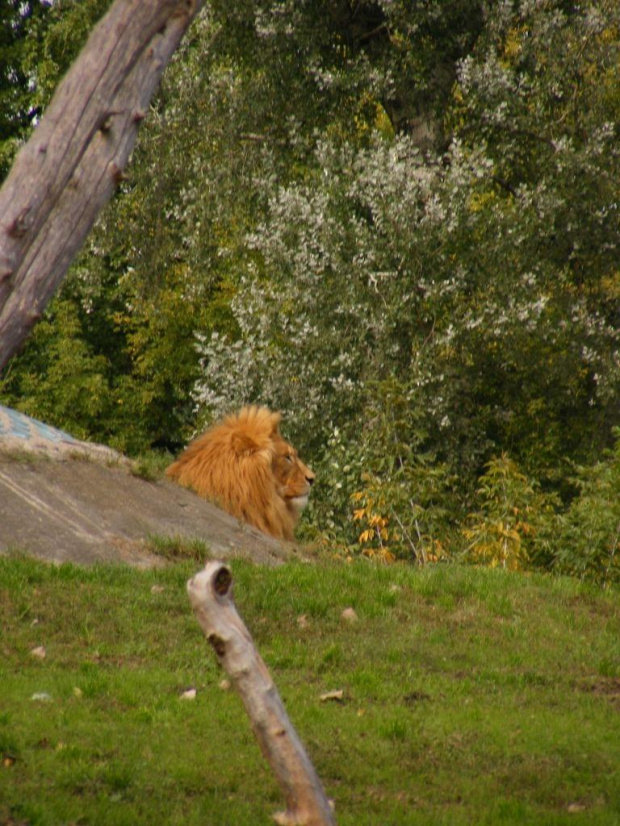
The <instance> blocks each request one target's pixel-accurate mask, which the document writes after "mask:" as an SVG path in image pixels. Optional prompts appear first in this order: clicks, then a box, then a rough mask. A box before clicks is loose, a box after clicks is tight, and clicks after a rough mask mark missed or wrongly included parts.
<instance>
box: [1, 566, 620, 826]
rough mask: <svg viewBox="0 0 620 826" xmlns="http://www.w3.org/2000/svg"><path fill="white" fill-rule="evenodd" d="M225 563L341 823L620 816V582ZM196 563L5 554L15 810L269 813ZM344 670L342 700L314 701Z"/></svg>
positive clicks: (114, 824) (27, 819) (49, 819)
mask: <svg viewBox="0 0 620 826" xmlns="http://www.w3.org/2000/svg"><path fill="white" fill-rule="evenodd" d="M232 567H233V574H234V578H235V595H236V602H237V606H238V608H239V611H240V613H241V615H242V616H243V618H244V620H245V622H246V624H247V625H248V627H249V629H250V631H251V632H252V634H253V637H254V640H255V642H256V644H257V646H258V648H259V650H260V651H261V654H262V655H263V657H264V659H265V660H266V662H267V664H268V666H269V668H270V670H271V673H272V675H273V676H274V678H275V681H276V684H277V686H278V689H279V691H280V693H281V695H282V697H283V699H284V701H285V703H286V706H287V709H288V712H289V714H290V716H291V719H292V721H293V723H294V725H295V726H296V728H297V731H298V732H299V734H300V736H301V738H302V740H303V741H304V743H305V745H306V747H307V750H308V752H309V755H310V757H311V759H312V760H313V762H314V765H315V767H316V769H317V771H318V773H319V775H320V777H321V779H322V781H323V783H324V785H325V788H326V791H327V793H328V795H330V796H331V797H333V798H334V800H335V802H336V806H337V809H336V811H337V817H338V823H339V824H340V826H344V825H345V824H350V826H353V824H355V826H364V825H365V824H366V825H367V826H391V824H394V825H396V824H425V826H428V824H446V826H460V825H461V824H463V826H465V824H467V826H470V825H471V824H476V826H478V824H483V825H484V824H488V825H489V826H495V824H500V825H502V824H520V825H521V824H545V825H548V826H556V825H557V824H574V825H575V826H586V824H587V826H599V825H601V826H602V824H605V825H606V826H607V824H620V775H619V767H620V599H619V595H618V593H617V592H606V593H601V592H597V591H595V590H594V589H592V588H590V587H587V586H581V585H579V584H578V583H576V582H575V581H571V580H567V579H551V578H544V577H539V576H532V577H529V576H525V575H518V574H509V573H504V572H501V571H497V570H495V571H492V570H476V569H473V568H465V567H457V566H446V567H441V566H437V567H429V568H426V569H424V570H414V569H411V568H406V567H400V566H393V567H383V568H379V567H374V566H372V565H368V564H364V563H362V562H359V563H354V564H351V565H348V566H347V565H345V564H337V563H333V564H332V563H320V564H317V565H307V564H302V563H291V564H288V565H285V566H282V567H280V568H276V569H272V568H259V567H254V566H251V565H249V564H245V563H241V562H235V563H233V566H232ZM196 569H197V566H196V563H192V562H182V563H178V564H177V565H175V566H170V567H168V568H166V569H165V570H158V571H151V572H143V571H135V570H131V569H128V568H122V567H95V568H88V569H79V568H76V567H73V566H64V565H63V566H60V567H52V566H45V565H43V564H40V563H37V562H33V561H29V560H26V559H19V558H9V559H6V558H4V559H0V618H1V622H2V637H1V641H0V754H1V755H3V757H4V758H5V759H4V760H3V765H2V766H1V767H0V824H2V826H4V824H17V823H19V824H46V825H47V824H50V825H51V824H101V826H104V825H105V826H122V824H131V826H135V825H136V824H145V826H147V825H148V826H151V824H153V823H165V824H183V826H190V825H191V824H201V826H204V824H217V826H221V825H224V826H226V825H227V824H230V826H243V825H244V824H248V826H250V824H251V825H252V826H257V825H258V824H261V823H264V824H268V823H270V822H272V821H271V814H272V813H273V812H274V811H276V810H277V809H279V808H281V807H282V800H281V797H280V793H279V789H278V787H277V784H276V782H275V779H274V778H273V777H272V776H271V774H270V771H269V769H268V767H267V766H266V764H265V763H264V761H263V759H262V757H261V755H260V752H259V749H258V746H257V745H256V743H255V741H254V738H253V736H252V734H251V732H250V727H249V723H248V721H247V718H246V717H245V715H244V712H243V710H242V708H241V704H240V701H239V699H238V698H237V696H236V695H235V694H234V692H232V691H225V690H223V689H221V688H220V687H219V684H220V682H221V680H222V677H223V674H222V672H221V671H219V669H218V667H217V664H216V662H215V660H214V656H213V653H212V651H211V649H210V647H209V646H208V644H207V642H206V640H205V639H204V637H203V635H202V633H201V631H200V629H199V626H198V624H197V622H196V621H195V619H194V617H193V615H192V613H191V610H190V608H189V603H188V600H187V597H186V593H185V582H186V580H187V579H188V578H189V577H190V576H191V575H192V574H193V573H194V572H195V571H196ZM349 606H351V607H353V608H354V609H355V611H356V613H357V617H358V619H357V621H356V622H345V621H343V620H342V619H341V612H342V610H343V609H344V608H346V607H349ZM302 615H305V621H304V622H299V621H298V619H299V617H300V616H302ZM39 645H44V646H45V648H46V652H47V656H46V657H45V659H37V658H36V657H34V656H33V655H32V654H31V653H30V652H31V650H32V649H33V648H35V647H36V646H39ZM190 686H193V687H196V688H197V690H198V694H197V698H196V700H194V701H187V700H182V699H180V695H181V693H182V692H183V691H184V690H185V689H186V688H188V687H190ZM334 689H343V690H344V702H342V703H336V702H321V701H320V695H321V694H322V693H324V692H327V691H330V690H334ZM36 694H47V695H49V697H50V698H51V699H49V700H36V699H32V698H33V695H36Z"/></svg>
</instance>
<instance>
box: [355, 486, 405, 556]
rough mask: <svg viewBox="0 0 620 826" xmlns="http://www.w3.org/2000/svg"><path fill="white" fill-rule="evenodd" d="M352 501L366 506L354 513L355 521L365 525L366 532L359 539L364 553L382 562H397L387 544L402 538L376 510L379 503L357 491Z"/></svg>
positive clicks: (386, 518) (366, 494) (365, 493)
mask: <svg viewBox="0 0 620 826" xmlns="http://www.w3.org/2000/svg"><path fill="white" fill-rule="evenodd" d="M351 500H352V501H353V502H358V503H363V505H364V507H361V508H356V509H355V510H354V511H353V520H354V521H355V522H364V523H365V525H364V530H363V531H362V532H361V533H360V534H359V536H358V538H357V541H358V543H359V544H360V546H361V549H362V553H363V554H364V555H365V556H369V557H372V558H374V559H379V560H381V561H382V562H395V560H396V557H395V555H394V554H393V553H392V552H391V551H390V550H389V548H388V546H387V544H386V543H387V542H388V541H390V540H391V539H392V540H399V539H400V536H399V534H397V533H396V532H395V531H393V530H392V529H391V528H390V525H389V519H388V517H386V516H384V515H383V514H382V513H381V512H380V511H378V510H376V508H377V507H378V503H377V502H375V500H374V499H373V498H372V497H371V496H369V495H368V493H367V492H363V491H357V492H356V493H354V494H353V495H352V496H351ZM381 504H383V503H381Z"/></svg>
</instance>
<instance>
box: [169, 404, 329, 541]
mask: <svg viewBox="0 0 620 826" xmlns="http://www.w3.org/2000/svg"><path fill="white" fill-rule="evenodd" d="M280 419H281V416H280V414H279V413H272V412H271V411H270V410H267V408H265V407H254V406H253V407H244V408H243V409H242V410H240V411H239V413H236V414H234V415H231V416H228V417H227V418H226V419H224V420H223V421H222V422H220V423H219V424H216V425H215V426H214V427H212V428H211V429H210V430H207V432H206V433H204V434H203V435H202V436H200V437H199V438H198V439H196V440H195V441H194V442H192V443H191V444H190V445H189V447H188V448H187V449H186V450H185V452H184V453H182V454H181V456H180V457H179V458H178V459H177V460H176V462H174V463H173V464H171V465H170V467H169V468H168V469H167V470H166V475H167V476H169V477H170V478H171V479H175V480H176V481H177V482H179V483H180V484H181V485H184V486H185V487H188V488H192V490H194V491H195V492H196V493H198V494H199V495H200V496H203V497H204V498H205V499H210V500H211V501H213V502H215V503H216V504H218V505H220V507H222V508H224V510H226V511H228V512H229V513H231V514H232V515H233V516H236V517H238V518H239V519H243V520H244V521H245V522H248V523H249V524H250V525H254V527H256V528H258V529H259V530H261V531H264V533H268V534H270V535H271V536H275V537H276V538H277V539H289V540H290V539H292V538H293V530H294V528H295V525H296V523H297V520H298V519H299V514H300V513H301V511H302V510H303V509H304V508H305V506H306V505H307V504H308V496H309V495H310V488H311V486H312V484H313V482H314V473H313V472H312V471H311V470H310V468H308V467H306V465H304V463H303V462H302V461H301V459H300V458H299V457H298V455H297V452H296V450H295V449H294V448H293V447H292V445H290V444H289V443H288V442H287V441H285V440H284V439H283V438H282V436H281V435H280V430H279V425H280Z"/></svg>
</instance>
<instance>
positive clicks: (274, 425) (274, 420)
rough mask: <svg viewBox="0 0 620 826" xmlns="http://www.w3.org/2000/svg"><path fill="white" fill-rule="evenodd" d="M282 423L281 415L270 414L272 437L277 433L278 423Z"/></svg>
mask: <svg viewBox="0 0 620 826" xmlns="http://www.w3.org/2000/svg"><path fill="white" fill-rule="evenodd" d="M281 421H282V414H281V413H272V414H271V435H272V436H274V435H275V434H276V433H277V432H278V428H279V427H280V422H281Z"/></svg>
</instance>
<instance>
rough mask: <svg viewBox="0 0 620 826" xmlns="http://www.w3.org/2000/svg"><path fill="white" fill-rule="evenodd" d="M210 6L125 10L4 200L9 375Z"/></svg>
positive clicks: (1, 278) (85, 55)
mask: <svg viewBox="0 0 620 826" xmlns="http://www.w3.org/2000/svg"><path fill="white" fill-rule="evenodd" d="M202 2H203V0H117V1H116V3H114V5H113V6H112V8H111V9H110V11H109V12H108V13H107V14H106V16H105V17H104V18H103V19H102V20H101V21H100V23H99V24H98V25H97V26H96V27H95V28H94V29H93V31H92V33H91V35H90V38H89V40H88V42H87V44H86V46H85V47H84V49H83V50H82V52H81V53H80V55H79V56H78V58H77V60H76V61H75V63H74V64H73V65H72V66H71V68H70V69H69V71H68V72H67V74H66V75H65V77H64V79H63V80H62V82H61V84H60V85H59V87H58V89H57V91H56V93H55V95H54V97H53V99H52V101H51V103H50V105H49V106H48V108H47V110H46V111H45V113H44V115H43V117H42V119H41V122H40V123H39V125H38V126H37V127H36V129H35V130H34V132H33V134H32V137H31V138H30V140H29V141H28V143H26V144H25V146H24V147H23V148H22V149H21V151H20V152H19V154H18V156H17V158H16V159H15V163H14V164H13V167H12V169H11V172H10V173H9V176H8V178H7V179H6V182H5V184H4V186H3V187H2V190H1V191H0V369H2V367H3V366H4V365H5V364H6V362H7V360H8V359H9V358H10V357H11V355H13V353H15V352H16V350H17V349H18V348H19V346H20V345H21V343H22V342H23V340H24V339H25V337H26V336H27V335H28V333H29V331H30V329H31V327H32V326H33V325H34V323H35V322H36V321H37V320H38V319H40V318H41V314H42V312H43V309H44V308H45V305H46V304H47V302H48V301H49V299H50V298H51V296H52V294H53V293H54V291H55V289H56V287H57V286H58V285H59V284H60V282H61V281H62V279H63V277H64V275H65V273H66V271H67V269H68V267H69V265H70V263H71V261H72V260H73V258H74V256H75V254H76V253H77V251H78V250H79V249H80V247H81V245H82V243H83V241H84V239H85V238H86V235H87V234H88V232H89V230H90V229H91V227H92V225H93V223H94V222H95V219H96V217H97V215H98V214H99V212H100V211H101V209H102V208H103V207H104V206H105V204H106V203H107V202H108V200H109V199H110V197H111V195H112V193H113V192H114V189H115V187H116V186H117V185H118V183H119V182H120V181H121V180H122V178H123V170H124V168H125V165H126V163H127V160H128V158H129V155H130V153H131V150H132V149H133V146H134V143H135V139H136V134H137V131H138V127H139V124H140V122H141V121H142V120H143V118H144V117H145V114H146V112H147V109H148V106H149V101H150V99H151V97H152V95H153V92H154V91H155V88H156V86H157V84H158V82H159V80H160V78H161V75H162V73H163V70H164V68H165V66H166V64H167V63H168V61H169V60H170V58H171V56H172V54H173V52H174V50H175V49H176V47H177V45H178V43H179V41H180V40H181V38H182V36H183V34H184V32H185V31H186V29H187V27H188V26H189V24H190V23H191V22H192V20H193V19H194V17H195V16H196V14H197V13H198V11H199V9H200V7H201V6H202Z"/></svg>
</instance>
